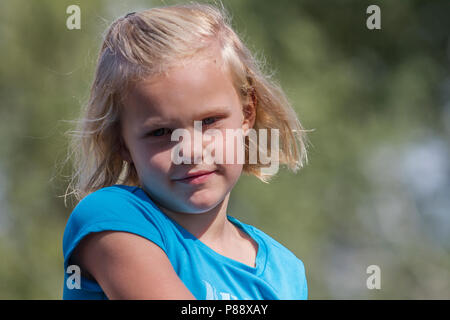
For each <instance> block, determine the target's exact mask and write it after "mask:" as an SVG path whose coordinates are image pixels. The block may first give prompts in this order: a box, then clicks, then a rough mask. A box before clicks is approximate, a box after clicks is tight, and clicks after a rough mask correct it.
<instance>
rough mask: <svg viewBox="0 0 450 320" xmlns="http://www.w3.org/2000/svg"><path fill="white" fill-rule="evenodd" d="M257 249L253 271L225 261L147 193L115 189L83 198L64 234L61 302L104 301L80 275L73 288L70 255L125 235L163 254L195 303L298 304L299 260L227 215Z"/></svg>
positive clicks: (302, 287) (302, 294) (302, 288)
mask: <svg viewBox="0 0 450 320" xmlns="http://www.w3.org/2000/svg"><path fill="white" fill-rule="evenodd" d="M227 218H228V220H229V221H230V222H232V223H233V224H234V225H236V226H237V227H239V228H241V230H243V231H244V232H246V233H247V234H248V235H249V236H250V237H252V239H254V240H255V241H256V243H257V244H258V251H257V255H256V263H255V267H251V266H249V265H246V264H244V263H241V262H239V261H237V260H234V259H231V258H228V257H226V256H223V255H221V254H219V253H217V252H215V251H214V250H212V249H211V248H210V247H208V246H207V245H206V244H204V243H203V242H201V241H200V240H198V239H197V238H196V237H195V236H193V235H192V234H191V233H190V232H189V231H187V230H186V229H184V228H183V227H182V226H181V225H179V224H178V223H177V222H175V220H173V219H172V218H169V217H168V216H167V215H165V214H164V213H163V212H162V211H161V210H159V208H158V207H157V206H156V205H155V203H154V202H153V201H152V200H151V199H150V197H149V196H148V195H147V193H146V192H145V191H144V190H143V189H141V188H139V187H135V186H127V185H120V184H116V185H113V186H110V187H105V188H102V189H99V190H97V191H95V192H93V193H91V194H89V195H87V196H86V197H84V198H83V199H82V200H81V201H80V202H79V203H78V205H77V206H76V207H75V209H74V210H73V212H72V214H71V215H70V217H69V219H68V221H67V225H66V228H65V231H64V237H63V253H64V288H63V299H82V300H85V299H108V298H107V296H106V295H105V293H104V292H103V290H102V288H101V287H100V285H99V284H98V283H97V282H95V281H92V280H89V279H87V278H85V277H83V276H81V278H80V281H79V283H80V285H81V288H79V289H78V288H77V287H76V286H75V287H74V285H73V284H74V282H69V284H71V285H70V287H71V288H69V286H68V285H67V280H68V278H69V277H70V278H71V279H70V280H69V281H71V280H72V279H73V276H72V274H73V272H74V271H73V269H71V268H69V269H68V267H69V266H70V260H69V258H70V256H71V254H72V252H73V250H74V248H75V247H76V246H77V244H78V243H79V242H80V240H81V239H82V238H83V237H85V236H86V235H87V234H89V233H91V232H99V231H106V230H115V231H124V232H130V233H133V234H137V235H140V236H142V237H144V238H146V239H148V240H150V241H152V242H153V243H155V244H156V245H158V246H159V247H161V249H162V250H163V251H164V252H165V253H166V254H167V257H168V258H169V260H170V262H171V264H172V266H173V268H174V270H175V272H176V273H177V275H178V276H179V278H180V279H181V281H182V282H183V283H184V284H185V285H186V287H187V288H188V289H189V290H190V292H191V293H192V294H193V295H194V296H195V297H196V298H197V299H199V300H205V299H207V300H213V299H214V300H230V299H231V300H232V299H235V300H247V299H251V300H279V299H285V300H300V299H307V296H308V289H307V283H306V277H305V269H304V265H303V263H302V261H301V260H300V259H298V258H297V257H296V256H295V255H294V254H293V253H292V252H291V251H289V250H288V249H287V248H285V247H284V246H283V245H281V244H280V243H278V242H277V241H275V240H274V239H272V238H271V237H269V236H268V235H267V234H265V233H264V232H262V231H261V230H259V229H257V228H255V227H253V226H251V225H248V224H245V223H243V222H240V221H239V220H238V219H236V218H233V217H231V216H229V215H227Z"/></svg>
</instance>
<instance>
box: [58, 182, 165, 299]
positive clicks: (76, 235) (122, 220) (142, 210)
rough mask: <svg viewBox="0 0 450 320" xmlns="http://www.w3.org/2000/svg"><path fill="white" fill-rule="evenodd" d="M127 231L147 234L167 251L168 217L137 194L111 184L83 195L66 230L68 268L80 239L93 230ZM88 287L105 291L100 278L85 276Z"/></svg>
mask: <svg viewBox="0 0 450 320" xmlns="http://www.w3.org/2000/svg"><path fill="white" fill-rule="evenodd" d="M101 231H123V232H130V233H133V234H137V235H139V236H141V237H144V238H146V239H148V240H150V241H152V242H153V243H155V244H156V245H158V246H159V247H160V248H161V249H162V250H163V251H165V252H166V244H165V241H164V238H163V234H164V220H163V219H161V217H160V213H159V212H158V211H157V210H156V209H155V208H154V207H150V206H145V204H144V203H142V201H140V200H139V198H138V197H136V195H134V194H133V193H132V192H130V191H129V190H126V189H121V188H118V187H107V188H103V189H100V190H97V191H95V192H93V193H91V194H89V195H88V196H86V197H85V198H83V199H82V200H81V201H80V202H79V203H78V205H77V206H76V207H75V208H74V210H73V211H72V213H71V215H70V217H69V219H68V221H67V224H66V228H65V230H64V236H63V255H64V270H67V267H68V265H69V259H70V256H71V254H72V252H73V250H74V249H75V248H76V246H77V245H78V243H79V242H80V241H81V240H82V239H83V238H84V237H85V236H86V235H88V234H89V233H93V232H101ZM82 280H83V283H84V284H85V285H84V288H83V289H86V290H89V291H101V288H100V287H99V286H98V284H97V283H96V282H93V281H89V280H88V279H85V278H83V279H82Z"/></svg>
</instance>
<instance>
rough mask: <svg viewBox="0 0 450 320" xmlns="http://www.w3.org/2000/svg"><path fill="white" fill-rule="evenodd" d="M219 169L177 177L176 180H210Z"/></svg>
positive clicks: (195, 182)
mask: <svg viewBox="0 0 450 320" xmlns="http://www.w3.org/2000/svg"><path fill="white" fill-rule="evenodd" d="M216 172H217V170H214V171H201V172H198V173H193V174H191V175H188V176H187V177H185V178H182V179H176V180H175V181H177V182H181V183H187V184H200V183H203V182H205V181H206V180H208V179H209V178H210V177H211V176H213V175H214V174H215V173H216Z"/></svg>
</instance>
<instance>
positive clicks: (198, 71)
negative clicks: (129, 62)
mask: <svg viewBox="0 0 450 320" xmlns="http://www.w3.org/2000/svg"><path fill="white" fill-rule="evenodd" d="M222 63H223V62H222V61H221V60H220V59H218V58H214V57H210V58H207V59H202V60H198V61H191V62H188V63H186V64H185V65H182V66H177V67H173V68H171V69H169V71H168V72H167V73H166V74H163V75H158V76H156V77H152V78H149V79H146V80H143V81H140V82H138V83H136V85H135V86H134V87H133V88H132V90H131V91H130V92H129V94H128V96H127V97H126V99H125V101H124V110H123V116H124V120H125V121H131V122H134V123H136V122H144V121H145V120H146V119H148V118H149V117H158V118H161V119H162V118H163V119H177V118H183V117H190V116H191V115H192V114H193V113H198V112H202V111H206V110H207V109H211V107H213V106H229V107H231V106H233V105H236V103H237V104H239V97H238V95H237V92H236V90H235V88H234V86H233V83H232V80H231V77H230V75H229V73H228V71H227V69H226V68H223V64H222Z"/></svg>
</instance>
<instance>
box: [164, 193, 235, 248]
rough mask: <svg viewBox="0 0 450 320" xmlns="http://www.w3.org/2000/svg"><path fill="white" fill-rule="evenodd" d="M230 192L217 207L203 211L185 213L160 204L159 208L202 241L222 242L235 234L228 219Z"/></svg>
mask: <svg viewBox="0 0 450 320" xmlns="http://www.w3.org/2000/svg"><path fill="white" fill-rule="evenodd" d="M229 197H230V193H228V194H227V195H226V197H225V198H224V199H223V201H222V202H220V203H219V204H218V205H217V206H216V207H214V208H212V209H211V210H209V211H206V212H203V213H195V214H193V213H184V212H176V211H172V210H169V209H167V208H165V207H163V206H161V205H160V204H158V207H159V209H160V210H161V211H162V212H163V213H164V214H166V215H167V216H168V217H169V218H171V219H173V220H175V221H176V222H177V223H178V224H179V225H180V226H182V227H183V228H184V229H186V230H187V231H189V232H190V233H191V234H192V235H194V236H195V237H196V238H197V239H199V240H201V241H202V242H209V243H214V242H220V241H222V240H225V239H227V238H228V237H229V236H230V235H231V234H234V232H233V231H234V229H233V228H232V226H231V223H230V222H229V221H228V219H227V207H228V199H229Z"/></svg>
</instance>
